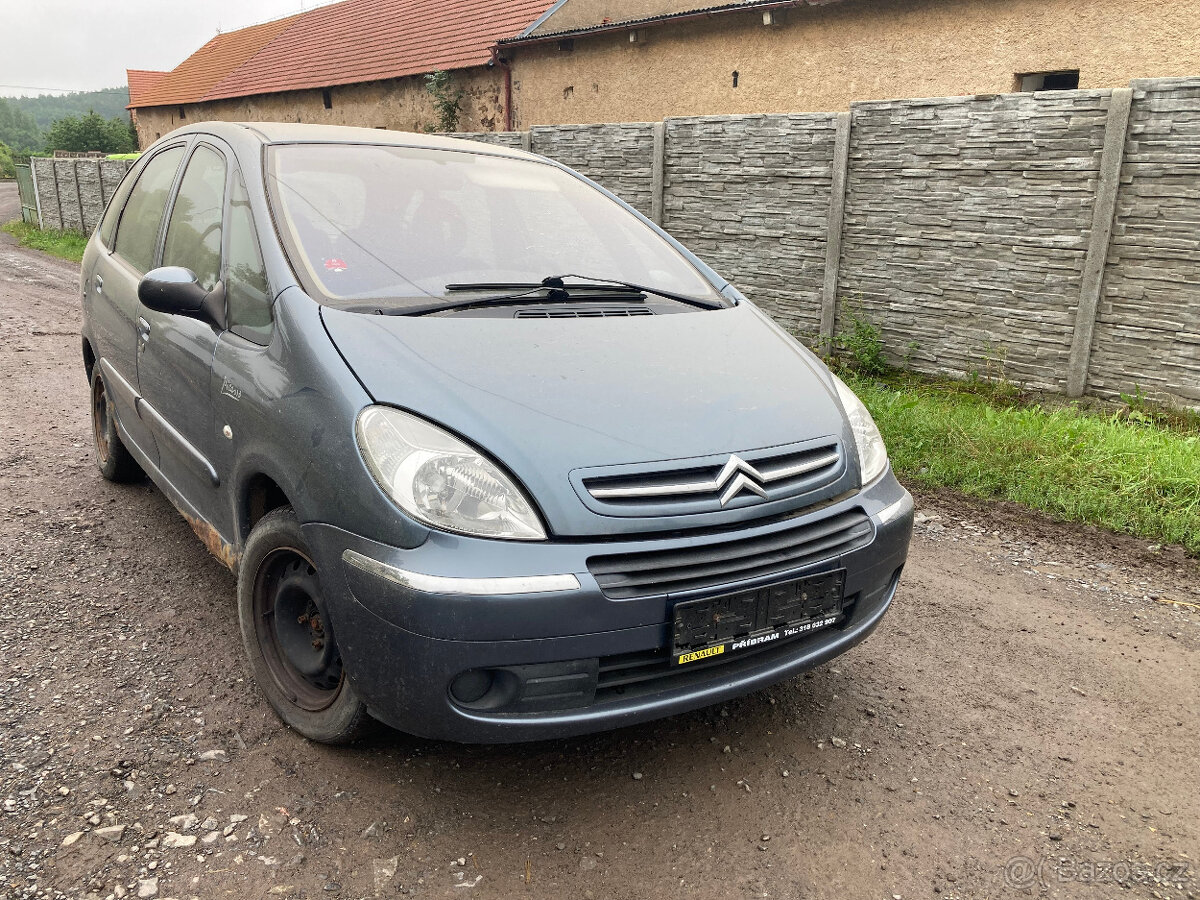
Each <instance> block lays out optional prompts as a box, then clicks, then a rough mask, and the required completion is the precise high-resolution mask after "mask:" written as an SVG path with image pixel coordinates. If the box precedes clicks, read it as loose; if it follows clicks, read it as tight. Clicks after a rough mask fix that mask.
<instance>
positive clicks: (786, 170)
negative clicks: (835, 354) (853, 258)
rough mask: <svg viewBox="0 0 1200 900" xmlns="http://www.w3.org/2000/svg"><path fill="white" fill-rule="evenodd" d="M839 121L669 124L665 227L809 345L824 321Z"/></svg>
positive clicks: (734, 119) (804, 118) (790, 118)
mask: <svg viewBox="0 0 1200 900" xmlns="http://www.w3.org/2000/svg"><path fill="white" fill-rule="evenodd" d="M836 122H837V117H836V116H835V115H833V114H815V115H763V116H731V117H722V118H675V119H668V120H667V122H666V146H665V160H664V164H663V191H664V197H663V227H664V228H666V230H667V231H669V232H670V233H671V234H672V235H673V236H674V237H676V238H678V239H679V240H680V241H682V242H683V243H684V244H685V245H686V246H687V247H688V249H690V250H693V251H694V252H695V253H696V254H697V255H698V256H700V257H701V258H702V259H703V260H704V261H705V262H706V263H708V264H709V265H711V266H712V267H713V268H715V269H716V270H717V271H718V272H720V273H721V275H723V276H724V277H726V278H728V279H729V280H730V281H732V282H733V283H734V284H736V285H737V286H738V287H739V288H740V289H741V290H742V291H744V292H746V293H747V294H748V295H749V296H751V297H752V298H753V299H754V302H756V303H758V304H760V305H762V306H763V307H764V308H765V309H767V310H768V311H769V312H770V313H771V314H772V315H773V316H775V318H776V319H778V320H779V321H780V322H782V323H783V324H784V325H786V326H787V327H789V328H791V329H792V330H794V331H796V332H797V333H799V334H801V335H803V336H804V337H805V338H806V340H808V341H809V342H810V343H813V342H815V340H816V337H817V333H818V330H819V328H820V323H821V291H822V285H823V282H824V279H825V244H826V239H827V236H828V224H829V219H828V217H829V205H830V187H831V184H832V182H833V159H834V143H835V130H836Z"/></svg>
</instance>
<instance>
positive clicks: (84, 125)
mask: <svg viewBox="0 0 1200 900" xmlns="http://www.w3.org/2000/svg"><path fill="white" fill-rule="evenodd" d="M46 149H47V150H70V151H73V152H76V153H84V152H87V151H89V150H99V151H101V152H104V153H132V152H133V151H134V150H135V149H137V144H136V142H135V141H134V140H133V139H132V136H131V134H130V128H129V123H128V122H125V121H123V120H121V119H116V118H114V119H104V118H101V117H100V116H98V115H97V114H96V113H94V112H89V113H88V114H87V115H86V116H78V117H76V116H67V117H66V118H63V119H59V120H58V121H57V122H55V123H54V124H53V125H51V126H50V130H49V131H47V132H46Z"/></svg>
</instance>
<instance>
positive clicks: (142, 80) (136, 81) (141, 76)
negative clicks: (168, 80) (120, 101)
mask: <svg viewBox="0 0 1200 900" xmlns="http://www.w3.org/2000/svg"><path fill="white" fill-rule="evenodd" d="M166 74H167V73H166V72H155V71H153V70H151V69H126V70H125V80H126V81H127V82H128V83H129V105H128V106H126V107H125V108H126V109H133V108H134V107H135V106H145V104H144V103H143V102H142V100H143V98H144V97H145V96H146V95H148V94H149V93H150V91H151V90H152V89H153V88H154V86H155V85H156V84H158V82H159V79H161V78H162V77H163V76H164V75H166Z"/></svg>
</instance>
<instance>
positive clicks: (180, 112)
mask: <svg viewBox="0 0 1200 900" xmlns="http://www.w3.org/2000/svg"><path fill="white" fill-rule="evenodd" d="M179 118H180V119H186V118H187V115H185V114H184V111H183V107H182V106H181V107H179Z"/></svg>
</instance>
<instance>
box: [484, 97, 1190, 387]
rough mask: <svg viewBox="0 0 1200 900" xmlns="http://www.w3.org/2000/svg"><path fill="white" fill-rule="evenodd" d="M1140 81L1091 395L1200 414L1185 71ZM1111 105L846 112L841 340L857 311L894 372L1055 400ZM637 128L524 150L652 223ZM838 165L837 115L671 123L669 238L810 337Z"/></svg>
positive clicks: (571, 131)
mask: <svg viewBox="0 0 1200 900" xmlns="http://www.w3.org/2000/svg"><path fill="white" fill-rule="evenodd" d="M1135 88H1136V90H1135V92H1134V99H1133V109H1132V113H1131V118H1130V123H1129V128H1128V136H1127V140H1126V142H1125V159H1124V162H1123V165H1122V168H1121V172H1122V176H1121V186H1120V191H1119V195H1118V201H1117V209H1116V216H1115V225H1114V229H1113V236H1112V240H1111V242H1110V244H1109V246H1108V247H1107V248H1106V247H1104V246H1103V243H1102V242H1101V244H1100V245H1099V246H1098V247H1097V248H1093V252H1094V253H1098V254H1099V258H1100V259H1102V260H1103V259H1105V254H1107V262H1106V264H1105V266H1104V278H1103V282H1102V297H1101V302H1100V305H1099V310H1098V315H1097V321H1096V326H1095V333H1094V336H1093V340H1092V348H1091V356H1090V360H1083V362H1085V363H1089V365H1088V366H1087V371H1088V373H1089V377H1088V381H1087V385H1086V390H1087V392H1088V393H1090V394H1094V395H1098V396H1108V397H1112V396H1115V395H1117V394H1120V393H1127V392H1133V391H1134V390H1136V389H1138V388H1140V389H1141V390H1142V391H1143V392H1145V393H1147V394H1149V395H1150V396H1153V397H1157V398H1158V399H1164V400H1169V401H1175V402H1183V403H1187V404H1189V405H1200V78H1194V79H1163V80H1158V81H1145V82H1136V83H1135ZM1112 105H1113V95H1112V92H1111V91H1108V90H1091V91H1071V92H1045V93H1038V94H1006V95H982V96H973V97H955V98H939V99H931V100H905V101H890V102H871V103H858V104H854V105H853V106H852V109H851V124H850V140H849V144H850V150H849V158H848V161H847V165H846V171H845V180H846V195H845V212H844V216H843V219H842V223H841V228H840V230H836V234H835V235H834V236H835V237H840V239H841V253H840V255H838V254H832V255H833V256H835V257H836V258H837V259H836V264H837V272H836V276H837V280H836V285H837V289H836V291H835V292H834V297H833V299H834V300H835V301H836V305H837V309H836V315H835V321H836V326H837V328H838V330H839V331H843V332H844V331H845V330H847V329H848V328H849V327H851V324H852V322H853V318H854V316H855V315H861V316H862V317H863V318H865V319H866V320H867V321H869V322H870V323H871V324H873V325H875V326H877V327H879V328H880V329H881V331H882V333H883V337H884V341H885V346H886V350H887V352H888V354H889V356H890V357H891V359H892V361H893V362H895V363H899V364H903V365H907V366H909V367H911V368H913V369H916V370H918V371H925V372H931V373H947V374H951V375H956V376H968V375H971V374H977V375H979V376H981V377H992V378H996V377H1004V378H1007V379H1009V380H1011V381H1014V382H1020V383H1024V384H1027V385H1030V386H1035V387H1042V388H1047V389H1050V390H1059V391H1062V390H1065V389H1066V388H1067V372H1068V363H1069V361H1070V359H1071V347H1072V340H1073V337H1074V335H1075V332H1076V329H1077V328H1078V327H1079V323H1078V322H1077V321H1076V319H1077V315H1078V310H1079V305H1080V303H1079V301H1080V296H1081V293H1082V291H1083V287H1084V285H1083V281H1084V279H1083V268H1084V263H1085V260H1086V258H1087V255H1088V251H1089V243H1090V242H1092V241H1093V235H1092V225H1093V214H1094V213H1095V208H1094V207H1095V200H1096V194H1097V188H1098V183H1099V175H1100V163H1101V157H1102V151H1103V147H1104V138H1105V129H1106V126H1107V124H1108V122H1109V112H1110V107H1111V106H1112ZM1118 133H1119V132H1118ZM652 135H653V126H651V125H649V124H647V123H635V124H633V125H627V126H620V125H597V126H544V127H539V128H535V129H533V130H532V132H531V134H530V135H529V139H530V142H531V145H532V149H533V151H534V152H535V153H541V154H544V155H546V156H550V157H553V158H558V159H561V160H562V161H563V162H565V163H567V164H568V165H571V166H573V167H576V168H579V169H581V170H582V171H584V172H585V173H587V174H589V175H590V176H592V177H594V178H596V180H598V181H599V182H600V183H601V184H604V185H606V186H607V187H610V188H611V189H612V190H614V192H616V193H617V194H619V195H621V196H623V197H625V199H627V200H629V201H631V202H632V203H633V204H634V205H635V206H637V207H638V208H639V209H642V210H643V211H649V210H650V209H652V208H653V204H654V200H655V198H654V197H653V191H652V190H650V191H649V196H648V189H650V188H652V187H653V181H652V178H651V176H650V173H651V171H652V168H653V163H654V161H653V154H654V149H653V137H652ZM499 139H500V140H503V141H504V142H506V143H507V144H508V145H509V146H514V147H515V146H520V145H521V140H522V134H520V133H512V134H509V135H504V136H503V137H500V138H499ZM1117 146H1120V142H1119V141H1118V142H1117ZM834 158H835V116H832V115H825V114H809V115H761V116H731V117H707V118H675V119H667V120H666V123H665V146H664V150H663V171H664V179H663V188H662V190H663V194H662V197H661V203H662V205H663V210H664V216H663V225H664V227H665V228H666V229H667V231H669V232H671V233H672V234H673V235H675V236H676V237H678V238H679V239H680V240H681V241H682V242H683V243H684V244H685V245H686V246H688V247H689V248H691V249H692V250H694V251H695V252H696V253H697V254H698V255H699V256H700V257H701V258H702V259H704V260H705V262H707V263H709V264H710V265H712V266H713V267H714V268H715V269H717V271H719V272H720V273H721V274H722V275H724V276H726V277H727V278H729V279H730V280H731V281H732V282H733V283H734V284H735V285H737V286H738V287H739V288H741V289H742V290H743V291H744V292H745V293H746V294H747V295H748V296H749V297H750V298H751V299H752V300H754V301H755V302H756V303H759V304H760V305H762V306H763V307H764V308H765V309H767V311H769V312H770V313H771V314H772V315H773V316H774V317H776V318H777V319H778V320H779V321H781V322H782V323H784V324H785V325H786V326H788V327H789V328H791V329H792V330H793V331H794V332H795V333H797V334H798V335H800V336H801V337H802V338H803V339H805V340H806V341H808V342H809V343H813V344H815V343H816V339H817V337H818V326H819V323H820V321H821V306H822V286H823V282H824V280H825V276H826V264H827V256H826V254H827V250H828V248H829V247H830V246H831V244H830V242H829V239H830V236H831V235H830V228H831V223H830V221H829V215H830V210H831V205H832V197H831V189H832V184H833V174H834V172H833V169H834ZM624 160H629V162H628V163H620V164H627V165H628V166H629V170H628V172H622V171H619V169H620V164H618V163H617V161H624ZM1102 235H1103V232H1102V231H1101V232H1098V236H1100V237H1099V239H1100V240H1101V241H1102ZM1085 333H1086V332H1085Z"/></svg>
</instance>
